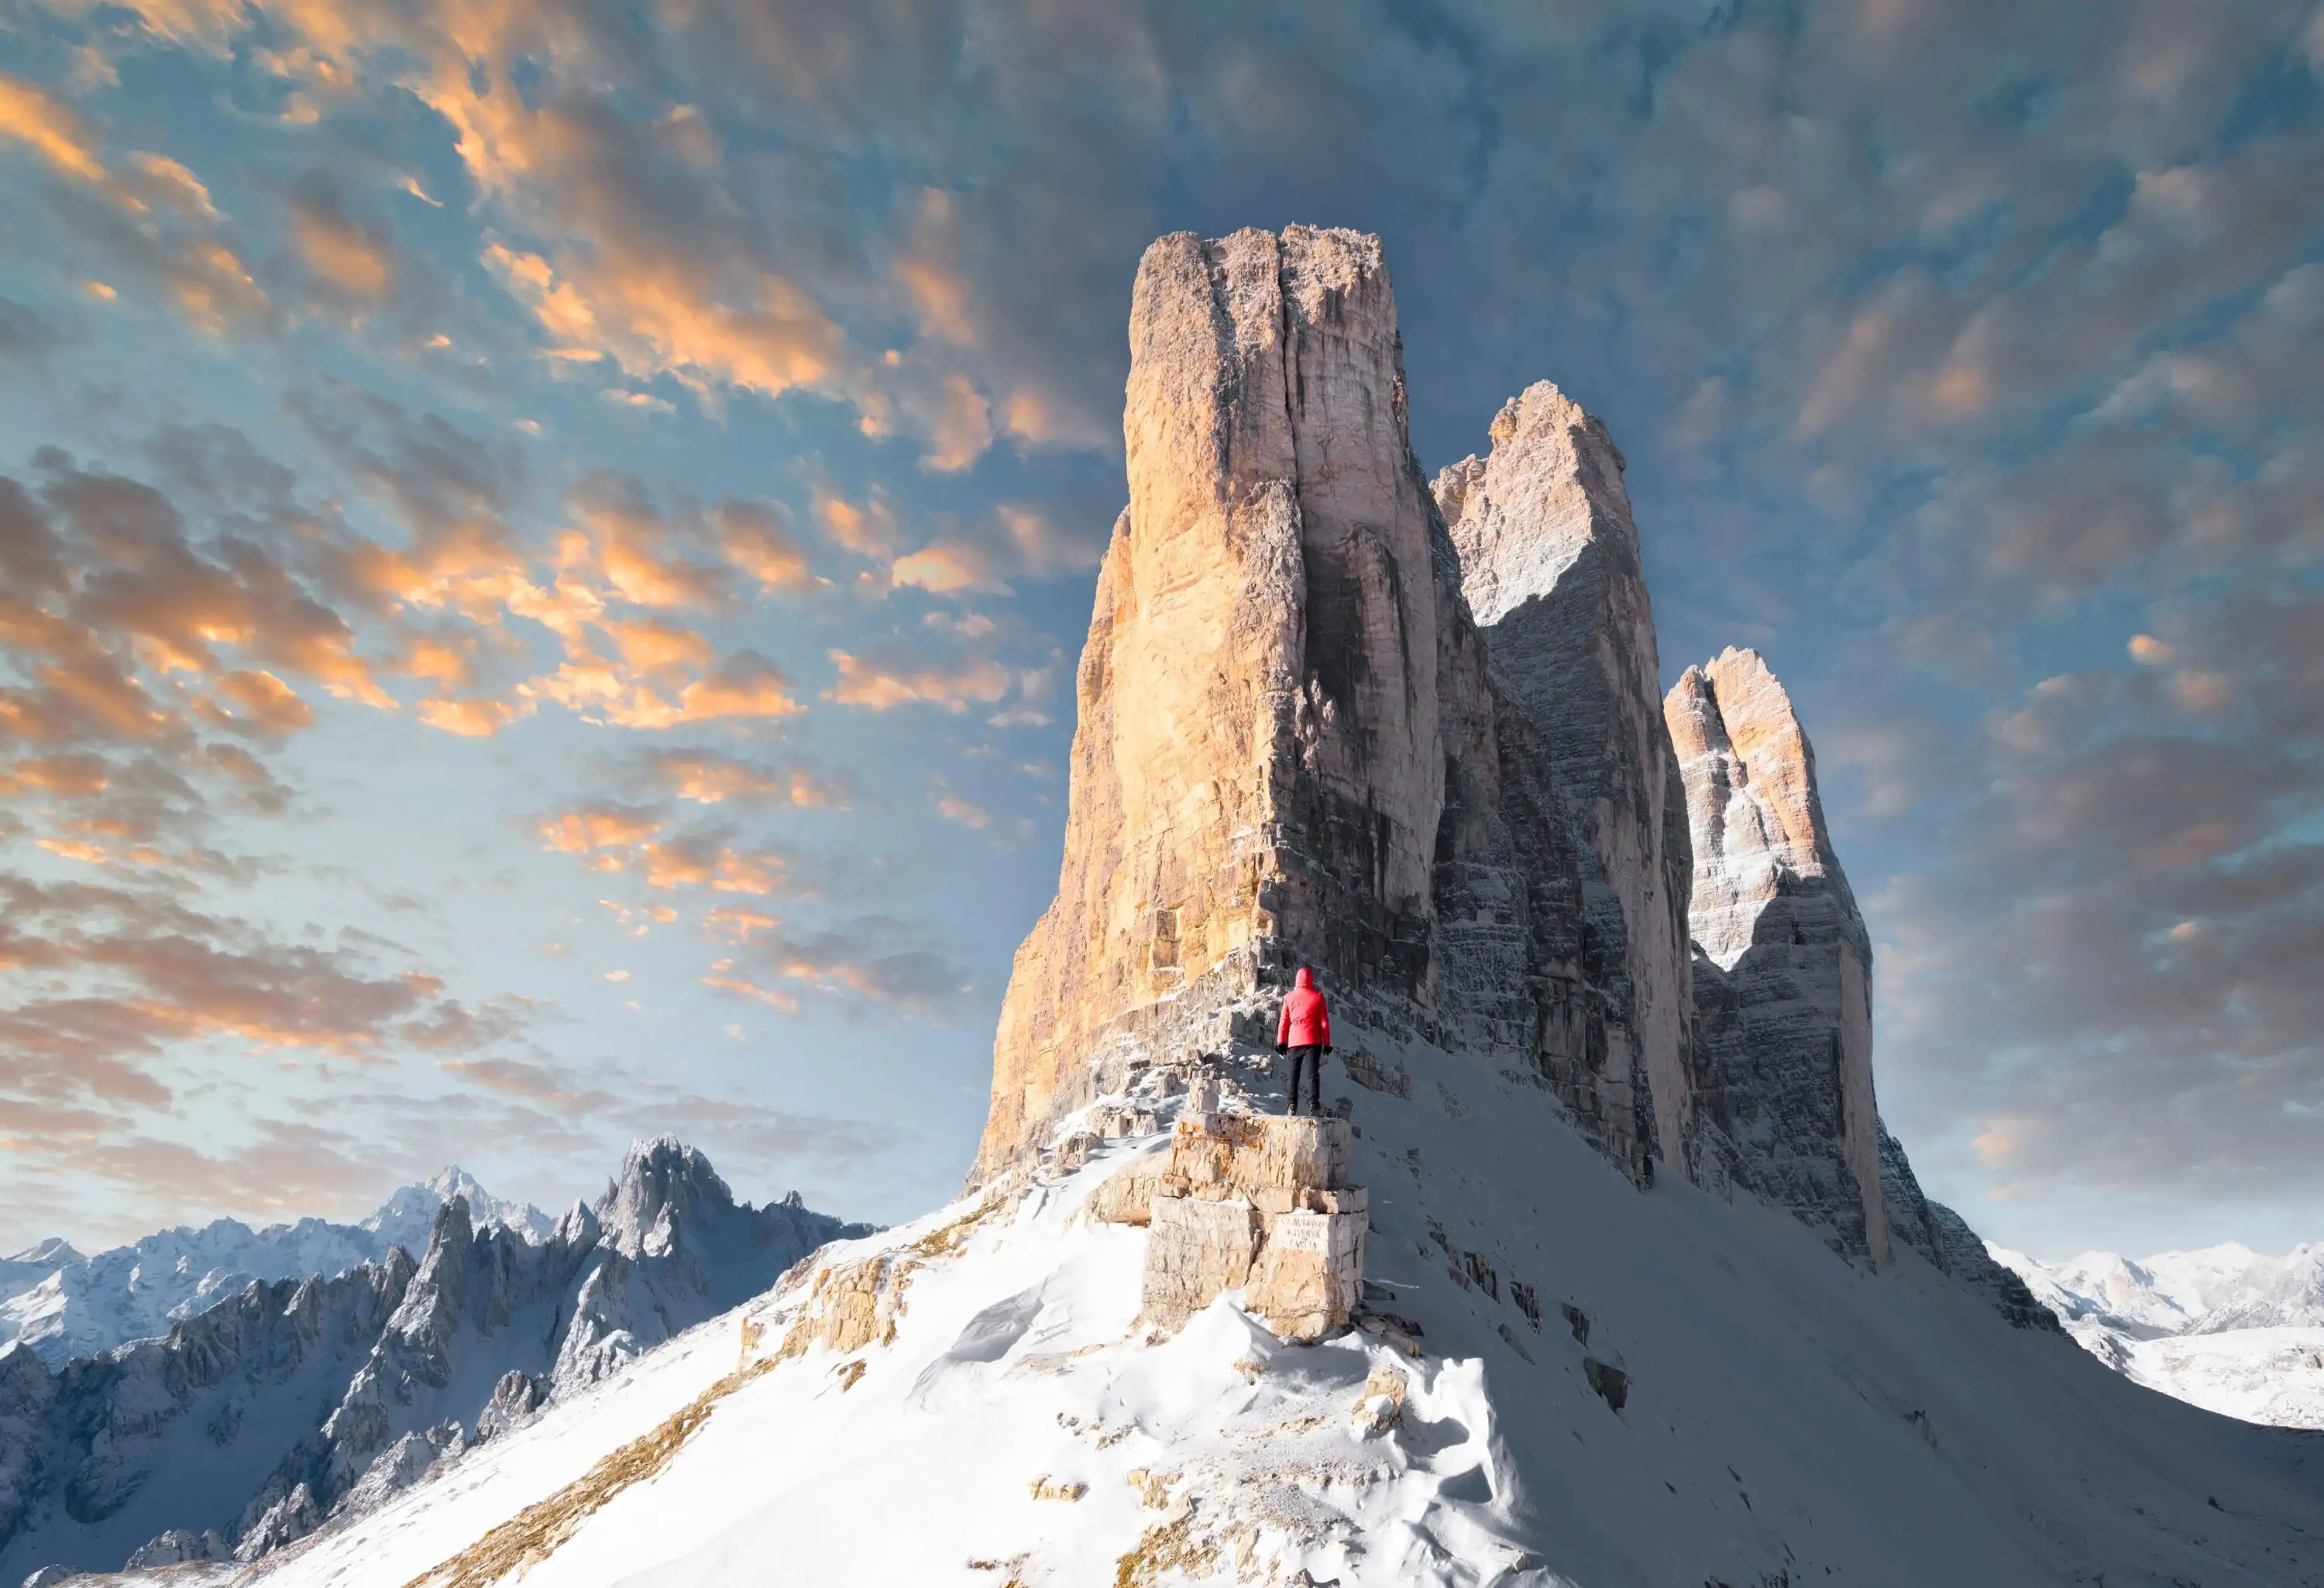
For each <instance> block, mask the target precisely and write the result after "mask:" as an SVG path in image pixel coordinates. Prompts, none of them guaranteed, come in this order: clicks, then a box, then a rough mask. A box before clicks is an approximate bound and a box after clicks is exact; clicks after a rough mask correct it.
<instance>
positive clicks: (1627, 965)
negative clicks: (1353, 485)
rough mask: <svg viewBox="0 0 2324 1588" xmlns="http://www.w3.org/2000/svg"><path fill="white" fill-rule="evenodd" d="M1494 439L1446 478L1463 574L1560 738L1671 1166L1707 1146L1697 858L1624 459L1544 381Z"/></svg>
mask: <svg viewBox="0 0 2324 1588" xmlns="http://www.w3.org/2000/svg"><path fill="white" fill-rule="evenodd" d="M1490 436H1491V442H1492V446H1491V449H1490V451H1489V453H1488V454H1487V455H1486V456H1485V457H1482V458H1479V457H1474V456H1471V457H1465V458H1463V459H1462V460H1461V461H1460V462H1459V463H1456V464H1453V465H1452V466H1449V467H1447V468H1445V469H1444V470H1443V472H1441V473H1440V474H1438V475H1437V476H1436V481H1435V486H1434V494H1435V496H1436V500H1437V503H1438V504H1439V506H1440V507H1441V508H1442V509H1443V513H1444V520H1445V523H1446V525H1447V527H1448V528H1449V530H1450V531H1451V533H1452V544H1453V546H1454V547H1455V548H1456V549H1458V551H1459V553H1460V557H1461V586H1462V593H1463V594H1464V595H1466V596H1467V597H1468V601H1469V610H1470V612H1471V614H1473V615H1474V617H1475V619H1476V622H1477V624H1478V626H1479V628H1480V629H1481V630H1482V631H1483V632H1484V635H1485V645H1486V652H1487V655H1488V656H1489V659H1490V664H1491V668H1492V671H1493V675H1494V678H1495V679H1496V681H1497V682H1499V684H1501V685H1502V686H1503V687H1504V688H1506V689H1507V691H1508V693H1509V694H1510V695H1512V696H1513V697H1515V698H1516V699H1517V702H1518V703H1519V704H1520V705H1522V706H1524V708H1525V710H1526V713H1527V714H1528V715H1529V716H1530V717H1531V719H1532V721H1533V723H1534V725H1535V727H1537V728H1538V729H1540V731H1541V734H1542V736H1543V738H1544V739H1545V741H1546V742H1547V743H1548V745H1549V748H1550V752H1551V754H1552V756H1553V758H1554V776H1555V781H1556V785H1557V789H1558V791H1559V793H1560V794H1561V795H1562V796H1563V799H1564V801H1565V807H1566V813H1567V816H1568V817H1569V819H1570V822H1571V825H1572V830H1573V832H1574V834H1575V836H1576V837H1577V839H1578V840H1580V845H1579V846H1580V850H1581V855H1582V898H1583V901H1584V906H1585V910H1586V919H1587V920H1588V922H1589V925H1590V929H1591V936H1592V938H1593V940H1594V941H1595V942H1597V943H1600V944H1602V945H1603V957H1604V962H1605V966H1606V977H1607V987H1608V992H1609V997H1610V998H1611V999H1612V1001H1613V1002H1614V1005H1615V1009H1616V1011H1617V1012H1618V1016H1619V1017H1620V1018H1621V1019H1622V1020H1624V1021H1625V1022H1626V1023H1627V1024H1628V1028H1629V1029H1630V1031H1631V1033H1632V1035H1633V1037H1634V1039H1635V1040H1636V1042H1637V1048H1638V1052H1639V1056H1640V1059H1641V1062H1642V1064H1643V1066H1644V1067H1645V1070H1646V1076H1647V1079H1648V1082H1649V1084H1650V1085H1651V1088H1652V1091H1653V1094H1654V1105H1655V1127H1656V1132H1657V1135H1658V1136H1659V1138H1660V1140H1661V1143H1662V1147H1663V1149H1664V1151H1665V1154H1666V1155H1667V1156H1668V1157H1669V1158H1670V1159H1673V1160H1674V1161H1686V1162H1692V1159H1694V1158H1695V1157H1696V1152H1695V1146H1694V1144H1695V1140H1696V1108H1695V1103H1696V1094H1697V1090H1698V1087H1699V1085H1700V1082H1699V1080H1698V1078H1697V1077H1696V1076H1694V1075H1693V1074H1692V1057H1693V1055H1692V1026H1693V1001H1692V989H1691V985H1690V982H1691V977H1690V974H1689V963H1688V962H1689V954H1688V947H1687V933H1688V925H1687V898H1688V891H1689V888H1690V884H1691V873H1692V855H1691V854H1690V850H1689V840H1688V833H1687V819H1686V800H1685V796H1684V791H1683V789H1682V788H1681V786H1680V783H1679V776H1678V762H1677V760H1676V758H1675V757H1674V754H1673V753H1672V751H1671V742H1670V732H1669V730H1668V728H1666V727H1665V725H1664V721H1663V710H1662V678H1661V661H1660V659H1659V655H1658V653H1657V651H1656V648H1655V622H1654V610H1653V606H1652V604H1651V603H1650V602H1649V601H1648V600H1647V598H1646V576H1645V574H1644V572H1643V571H1642V570H1641V568H1640V567H1639V562H1638V533H1637V526H1636V523H1635V522H1634V521H1633V519H1632V517H1631V512H1630V498H1629V494H1628V492H1627V491H1625V490H1624V489H1623V485H1622V468H1623V463H1622V454H1621V452H1620V451H1619V449H1618V448H1616V447H1615V445H1614V443H1613V440H1612V439H1611V438H1610V437H1609V436H1608V435H1607V433H1606V427H1605V425H1604V424H1603V423H1601V422H1600V420H1598V419H1597V418H1595V417H1594V416H1592V415H1591V414H1589V413H1587V412H1585V411H1583V410H1582V405H1581V404H1580V403H1578V402H1574V401H1573V400H1572V398H1570V397H1568V396H1566V395H1565V393H1564V392H1561V391H1559V390H1558V389H1557V388H1556V387H1555V386H1554V385H1552V384H1551V383H1549V382H1547V381H1542V382H1539V383H1535V384H1534V385H1532V386H1529V387H1527V388H1526V390H1525V391H1524V392H1521V393H1520V394H1518V395H1517V396H1516V397H1513V398H1511V399H1510V400H1509V401H1508V403H1506V404H1505V405H1504V406H1503V407H1502V409H1501V411H1500V412H1499V414H1498V415H1497V416H1496V417H1495V418H1494V420H1493V424H1492V429H1491V432H1490Z"/></svg>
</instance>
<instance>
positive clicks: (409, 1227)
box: [0, 1167, 556, 1367]
mask: <svg viewBox="0 0 2324 1588" xmlns="http://www.w3.org/2000/svg"><path fill="white" fill-rule="evenodd" d="M455 1196H459V1197H464V1198H466V1201H467V1204H468V1209H469V1212H470V1214H472V1215H473V1216H474V1217H475V1220H476V1222H477V1223H479V1224H482V1225H490V1226H494V1227H497V1228H503V1229H507V1230H512V1231H514V1232H515V1233H518V1234H521V1235H522V1236H523V1237H524V1238H525V1239H527V1240H529V1241H534V1242H538V1241H542V1240H546V1239H547V1238H548V1236H549V1231H550V1230H551V1229H553V1228H554V1227H555V1224H556V1221H555V1220H554V1219H552V1218H550V1217H549V1215H548V1214H545V1213H543V1212H541V1211H540V1210H539V1208H537V1207H533V1206H531V1205H529V1204H524V1203H516V1202H504V1201H503V1200H501V1199H500V1198H499V1197H496V1196H493V1195H492V1194H491V1193H490V1192H488V1191H486V1190H485V1189H484V1187H483V1186H480V1185H478V1184H477V1183H476V1181H475V1177H474V1176H472V1175H470V1174H468V1173H467V1171H466V1170H465V1169H462V1168H457V1167H447V1168H445V1169H444V1170H443V1171H442V1172H441V1173H440V1174H438V1175H437V1176H436V1177H434V1178H432V1179H429V1180H424V1181H421V1182H420V1183H419V1184H416V1185H410V1186H403V1187H402V1188H401V1189H400V1190H398V1191H397V1192H395V1193H394V1195H392V1196H390V1197H389V1198H388V1199H387V1200H386V1201H385V1202H384V1203H383V1204H382V1205H380V1207H379V1210H378V1211H377V1212H376V1213H374V1214H372V1215H371V1216H370V1217H369V1218H367V1219H364V1221H363V1222H362V1223H355V1224H337V1223H329V1222H328V1221H327V1220H323V1219H316V1218H307V1219H300V1221H299V1222H298V1223H292V1224H269V1225H267V1226H266V1227H265V1228H264V1229H261V1230H254V1229H252V1228H251V1227H250V1226H249V1225H248V1224H245V1223H242V1222H241V1221H239V1220H237V1219H219V1220H217V1221H216V1222H215V1223H210V1224H207V1225H204V1226H203V1227H201V1228H199V1229H195V1228H192V1227H190V1226H187V1225H182V1224H181V1225H180V1226H179V1227H177V1228H176V1229H171V1230H163V1231H161V1232H160V1233H156V1234H152V1235H148V1236H146V1237H145V1238H144V1239H143V1240H142V1241H138V1242H134V1243H132V1244H130V1245H127V1246H116V1247H113V1248H111V1249H109V1250H107V1251H100V1252H97V1254H96V1255H95V1256H93V1257H85V1256H83V1255H82V1254H81V1253H80V1252H79V1251H76V1250H75V1249H74V1248H73V1246H72V1245H71V1243H70V1242H66V1241H63V1240H60V1239H51V1240H47V1241H43V1242H41V1243H40V1244H39V1245H37V1246H34V1247H32V1248H31V1249H30V1250H29V1251H20V1252H18V1253H17V1254H16V1255H15V1256H14V1257H11V1258H6V1259H0V1345H5V1343H8V1342H9V1341H12V1340H15V1341H22V1342H23V1343H24V1344H26V1345H28V1346H30V1347H32V1349H33V1350H35V1351H37V1352H39V1353H41V1355H42V1357H44V1358H46V1359H47V1361H48V1362H49V1363H50V1365H51V1366H56V1367H60V1366H62V1365H63V1364H64V1363H65V1362H69V1361H70V1360H71V1359H72V1358H74V1357H77V1356H94V1355H96V1354H97V1353H98V1352H101V1351H109V1350H111V1349H112V1348H113V1347H115V1346H116V1345H123V1344H126V1343H129V1342H130V1341H132V1340H150V1339H153V1338H156V1337H158V1336H160V1335H162V1334H168V1333H169V1332H170V1325H172V1324H175V1323H178V1322H180V1321H182V1320H184V1319H186V1318H190V1317H193V1316H196V1315H198V1314H200V1313H203V1312H207V1311H208V1310H209V1309H210V1308H211V1307H213V1306H217V1304H218V1303H219V1302H221V1301H224V1300H225V1299H226V1298H227V1297H231V1296H235V1295H236V1294H239V1293H240V1292H241V1291H242V1290H243V1289H244V1288H246V1287H247V1286H248V1285H250V1284H251V1282H252V1281H254V1280H257V1281H261V1282H272V1281H273V1280H277V1279H303V1278H305V1277H307V1276H308V1275H310V1274H313V1275H319V1276H321V1277H322V1278H325V1279H332V1278H336V1277H337V1276H338V1275H340V1274H344V1273H346V1272H347V1271H348V1270H349V1269H354V1268H356V1267H359V1266H360V1265H362V1264H364V1263H367V1262H369V1263H376V1262H383V1261H385V1260H386V1258H387V1254H388V1253H389V1252H390V1251H392V1250H393V1249H395V1248H396V1247H399V1246H401V1247H402V1248H403V1249H404V1251H407V1252H409V1253H411V1254H412V1255H413V1256H417V1255H419V1254H420V1252H422V1251H426V1250H427V1248H428V1232H429V1227H430V1226H431V1225H432V1224H433V1223H435V1219H436V1214H437V1213H438V1211H439V1210H440V1209H441V1208H442V1207H443V1205H445V1203H446V1202H447V1201H449V1200H450V1199H451V1198H453V1197H455Z"/></svg>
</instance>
